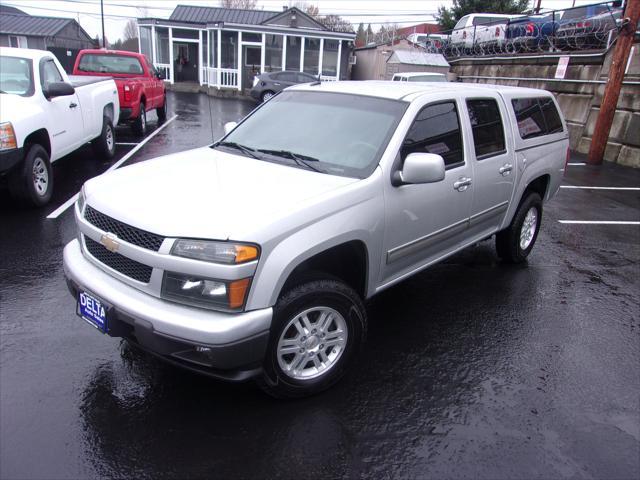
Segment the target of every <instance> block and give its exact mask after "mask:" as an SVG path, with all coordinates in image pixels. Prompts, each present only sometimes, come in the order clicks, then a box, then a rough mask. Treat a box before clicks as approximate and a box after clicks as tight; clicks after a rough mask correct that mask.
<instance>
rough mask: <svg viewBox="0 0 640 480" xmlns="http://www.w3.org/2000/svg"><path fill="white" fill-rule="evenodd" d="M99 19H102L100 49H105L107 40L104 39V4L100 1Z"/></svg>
mask: <svg viewBox="0 0 640 480" xmlns="http://www.w3.org/2000/svg"><path fill="white" fill-rule="evenodd" d="M100 18H101V19H102V48H107V40H106V39H105V37H104V2H103V0H100Z"/></svg>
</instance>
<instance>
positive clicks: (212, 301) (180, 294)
mask: <svg viewBox="0 0 640 480" xmlns="http://www.w3.org/2000/svg"><path fill="white" fill-rule="evenodd" d="M250 284H251V279H250V278H243V279H242V280H234V281H226V280H213V279H209V278H200V277H194V276H193V275H185V274H182V273H174V272H165V274H164V279H163V280H162V298H165V299H167V300H172V301H174V302H178V303H183V304H185V305H192V306H195V307H204V308H213V309H223V310H239V309H241V308H242V307H244V302H245V300H246V297H247V293H248V292H249V286H250Z"/></svg>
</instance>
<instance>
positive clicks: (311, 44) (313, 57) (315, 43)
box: [304, 38, 320, 75]
mask: <svg viewBox="0 0 640 480" xmlns="http://www.w3.org/2000/svg"><path fill="white" fill-rule="evenodd" d="M319 66H320V39H319V38H306V39H305V41H304V72H305V73H310V74H311V75H318V67H319Z"/></svg>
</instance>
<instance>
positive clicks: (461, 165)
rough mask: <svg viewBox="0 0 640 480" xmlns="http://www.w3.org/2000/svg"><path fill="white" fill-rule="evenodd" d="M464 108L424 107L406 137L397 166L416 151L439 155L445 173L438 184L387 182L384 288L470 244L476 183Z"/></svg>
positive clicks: (450, 103)
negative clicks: (466, 241)
mask: <svg viewBox="0 0 640 480" xmlns="http://www.w3.org/2000/svg"><path fill="white" fill-rule="evenodd" d="M462 105H463V104H462V103H461V102H460V100H458V99H449V100H443V101H438V102H431V103H427V104H425V105H423V106H422V108H420V110H419V111H418V113H417V114H416V116H415V118H414V120H413V123H412V125H411V127H409V130H408V131H407V134H406V135H405V139H404V142H403V144H402V147H401V148H400V151H399V152H398V155H399V157H398V158H397V159H396V163H397V164H398V165H402V162H403V161H404V158H406V156H407V155H408V154H410V153H413V152H425V153H435V154H438V155H441V156H442V157H443V159H444V161H445V167H446V173H445V178H444V180H442V181H440V182H435V183H425V184H412V185H402V186H393V185H391V183H390V181H389V182H387V183H385V222H386V225H385V240H384V254H385V255H384V258H383V264H382V266H381V271H382V272H383V274H382V276H383V278H382V282H381V283H382V284H383V285H384V284H387V283H389V282H392V281H394V280H396V279H398V278H401V277H402V276H403V275H405V274H409V273H410V272H412V271H414V270H415V269H416V268H420V267H421V266H424V265H426V264H428V263H430V262H432V261H435V260H437V259H438V258H440V257H442V256H443V255H446V254H447V253H448V252H451V251H453V250H455V249H456V248H458V247H459V245H460V244H461V243H462V242H463V241H464V239H465V235H466V233H467V227H468V220H469V212H470V209H471V200H472V197H473V189H474V183H473V179H472V178H471V177H472V175H471V165H470V162H469V159H468V158H467V157H468V155H467V153H466V152H465V146H464V142H463V132H462V124H461V119H460V109H461V108H462Z"/></svg>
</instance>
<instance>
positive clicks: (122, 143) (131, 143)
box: [116, 142, 138, 145]
mask: <svg viewBox="0 0 640 480" xmlns="http://www.w3.org/2000/svg"><path fill="white" fill-rule="evenodd" d="M116 145H138V144H137V143H134V142H116Z"/></svg>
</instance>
